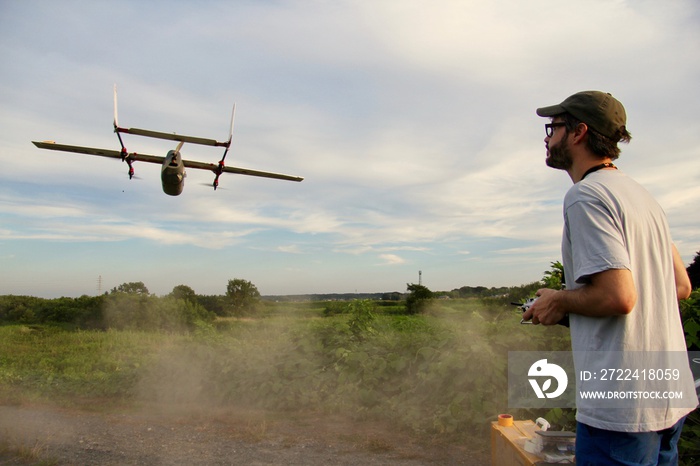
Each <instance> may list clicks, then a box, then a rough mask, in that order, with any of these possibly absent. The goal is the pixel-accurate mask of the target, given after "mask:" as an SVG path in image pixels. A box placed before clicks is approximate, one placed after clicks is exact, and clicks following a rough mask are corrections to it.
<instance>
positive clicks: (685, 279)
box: [673, 244, 693, 299]
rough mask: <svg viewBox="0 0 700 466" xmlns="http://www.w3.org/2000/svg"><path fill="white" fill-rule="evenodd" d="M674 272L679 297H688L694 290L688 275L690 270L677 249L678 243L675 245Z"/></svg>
mask: <svg viewBox="0 0 700 466" xmlns="http://www.w3.org/2000/svg"><path fill="white" fill-rule="evenodd" d="M673 272H674V275H675V276H676V291H677V292H678V299H688V298H689V297H690V292H691V291H693V286H692V284H691V283H690V277H689V276H688V270H687V269H686V268H685V264H684V263H683V259H681V255H680V253H679V252H678V249H676V245H675V244H674V245H673Z"/></svg>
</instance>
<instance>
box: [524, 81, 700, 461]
mask: <svg viewBox="0 0 700 466" xmlns="http://www.w3.org/2000/svg"><path fill="white" fill-rule="evenodd" d="M537 114H538V115H539V116H542V117H549V118H551V122H550V123H548V124H546V125H545V128H546V134H547V136H546V137H545V140H544V142H545V146H546V148H547V159H546V163H547V165H548V166H550V167H552V168H555V169H559V170H564V171H566V172H567V173H568V174H569V177H571V180H572V181H573V183H574V185H573V187H571V188H570V189H569V191H568V192H567V194H566V196H565V199H564V232H563V238H562V259H563V260H562V262H563V265H564V276H565V279H566V289H565V290H551V289H540V290H538V291H537V293H536V294H537V296H538V299H537V300H536V301H535V303H534V304H533V305H532V306H531V307H530V309H529V310H528V311H527V312H526V313H525V314H524V315H523V318H524V319H525V320H528V319H532V323H533V324H543V325H554V324H556V323H558V322H560V321H561V320H562V318H564V317H565V316H566V315H568V316H569V321H570V328H571V344H572V349H573V351H574V364H575V366H576V371H577V373H580V371H581V370H583V369H585V367H582V366H584V365H585V364H587V363H588V362H590V361H591V358H597V359H602V360H606V358H607V360H609V361H610V364H611V366H609V367H611V368H614V367H615V366H614V364H618V365H619V356H617V355H619V354H630V352H645V353H634V354H651V353H647V352H654V353H653V354H659V353H660V354H663V355H665V354H669V355H670V354H674V353H675V354H679V353H681V352H685V351H686V345H685V337H684V332H683V328H682V325H681V321H680V315H679V309H678V299H685V298H687V297H688V296H689V295H690V291H691V287H690V279H689V278H688V275H687V273H686V271H685V266H684V264H683V261H682V260H681V258H680V255H679V254H678V251H677V250H676V248H675V246H674V245H673V243H672V242H671V235H670V233H669V227H668V223H667V221H666V217H665V214H664V212H663V211H662V209H661V207H660V206H659V204H658V203H657V202H656V201H655V200H654V199H653V198H652V197H651V195H650V194H649V193H648V192H647V191H646V190H645V189H644V188H643V187H641V186H640V185H639V184H638V183H636V182H635V181H633V180H632V179H631V178H629V177H628V176H626V175H625V174H624V173H622V172H621V171H620V170H618V169H617V167H615V165H614V164H613V161H614V160H615V159H617V157H618V156H619V154H620V149H619V148H618V143H619V142H629V141H630V139H631V136H630V134H629V133H628V132H627V129H626V113H625V109H624V107H623V106H622V104H621V103H620V102H619V101H617V100H616V99H615V98H614V97H613V96H612V95H610V94H607V93H603V92H599V91H584V92H579V93H576V94H574V95H572V96H570V97H568V98H567V99H565V100H564V101H563V102H562V103H561V104H559V105H553V106H549V107H543V108H539V109H537ZM591 354H593V355H594V356H591ZM662 357H663V356H662ZM669 357H670V356H669ZM587 358H588V359H587ZM669 364H670V362H669ZM680 375H681V377H680V378H681V379H682V380H681V381H669V382H668V384H667V385H666V386H665V387H664V388H667V389H668V390H672V389H673V390H684V392H683V394H684V396H686V397H688V398H691V399H690V400H688V399H687V398H686V400H684V403H685V404H684V406H685V407H677V406H675V405H674V406H671V405H670V404H669V405H668V406H665V407H664V408H661V409H659V408H658V407H655V408H649V407H646V406H648V405H646V406H645V401H644V400H641V401H633V402H630V401H625V402H624V403H619V404H617V405H616V408H615V409H609V408H608V409H601V408H600V406H599V405H597V404H595V403H594V402H591V401H590V400H586V399H581V398H580V399H579V400H578V401H577V415H576V418H577V435H576V460H577V464H579V465H588V464H591V465H593V464H605V465H608V464H613V465H614V464H620V465H622V464H625V465H636V464H640V465H642V464H644V465H647V464H649V465H655V464H676V463H677V461H678V458H677V442H678V438H679V436H680V432H681V429H682V425H683V420H684V419H685V416H686V415H687V414H688V413H689V412H691V411H692V410H693V409H694V407H695V406H697V396H696V394H695V390H694V385H693V384H692V382H693V380H692V375H691V374H690V369H689V368H688V366H687V364H686V366H685V367H683V368H682V369H681V370H680ZM600 378H601V377H598V378H597V379H598V380H591V381H590V382H587V383H589V384H590V385H587V387H593V388H601V387H609V385H605V383H606V382H605V381H601V380H600ZM688 382H690V386H689V385H688ZM624 383H625V384H626V385H620V387H624V388H625V389H629V388H630V384H629V383H628V382H627V381H626V382H624ZM632 383H637V382H634V381H633V382H632ZM664 383H666V382H664ZM579 384H580V385H581V386H583V385H584V383H583V381H581V380H577V390H579V391H580V390H581V386H579ZM637 387H641V385H639V386H637ZM687 392H691V393H687ZM630 403H633V404H632V405H630ZM618 406H621V407H620V408H618Z"/></svg>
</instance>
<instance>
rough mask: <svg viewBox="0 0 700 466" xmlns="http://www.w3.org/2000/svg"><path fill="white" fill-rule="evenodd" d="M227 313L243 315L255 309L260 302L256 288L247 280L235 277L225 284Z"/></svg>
mask: <svg viewBox="0 0 700 466" xmlns="http://www.w3.org/2000/svg"><path fill="white" fill-rule="evenodd" d="M226 297H227V300H228V308H229V309H228V312H227V314H228V315H243V314H246V313H250V312H253V311H255V308H256V307H257V304H258V303H259V302H260V292H259V291H258V288H257V287H256V286H255V285H253V284H252V283H251V282H249V281H247V280H242V279H240V278H235V279H233V280H229V281H228V285H227V286H226Z"/></svg>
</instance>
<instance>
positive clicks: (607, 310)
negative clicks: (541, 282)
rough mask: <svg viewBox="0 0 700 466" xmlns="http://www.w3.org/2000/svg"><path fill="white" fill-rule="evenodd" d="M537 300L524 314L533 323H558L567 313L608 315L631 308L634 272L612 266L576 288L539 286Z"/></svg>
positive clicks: (525, 318)
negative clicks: (612, 267)
mask: <svg viewBox="0 0 700 466" xmlns="http://www.w3.org/2000/svg"><path fill="white" fill-rule="evenodd" d="M536 295H537V296H538V299H537V301H535V303H534V304H533V305H532V306H531V307H530V309H529V310H528V311H527V312H525V313H524V314H523V319H524V320H529V319H530V318H532V323H533V324H543V325H555V324H557V323H558V322H559V321H560V320H561V319H562V318H563V317H564V316H565V315H566V314H581V315H585V316H589V317H608V316H616V315H625V314H629V313H630V312H632V309H633V308H634V306H635V304H636V302H637V290H636V288H635V286H634V279H633V278H632V273H631V272H630V271H629V270H627V269H611V270H605V271H603V272H599V273H596V274H594V275H591V277H590V283H588V284H586V285H585V286H583V287H581V288H577V289H575V290H552V289H549V288H541V289H539V290H537V293H536Z"/></svg>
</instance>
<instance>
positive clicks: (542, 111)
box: [537, 105, 566, 117]
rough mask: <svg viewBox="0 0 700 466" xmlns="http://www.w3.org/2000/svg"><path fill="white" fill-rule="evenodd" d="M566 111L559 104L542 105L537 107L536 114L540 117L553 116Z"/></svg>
mask: <svg viewBox="0 0 700 466" xmlns="http://www.w3.org/2000/svg"><path fill="white" fill-rule="evenodd" d="M562 113H566V110H564V107H562V106H561V105H551V106H549V107H542V108H538V109H537V114H538V115H539V116H541V117H553V116H555V115H561V114H562Z"/></svg>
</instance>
